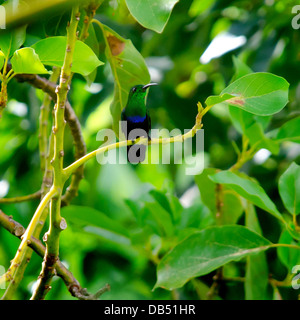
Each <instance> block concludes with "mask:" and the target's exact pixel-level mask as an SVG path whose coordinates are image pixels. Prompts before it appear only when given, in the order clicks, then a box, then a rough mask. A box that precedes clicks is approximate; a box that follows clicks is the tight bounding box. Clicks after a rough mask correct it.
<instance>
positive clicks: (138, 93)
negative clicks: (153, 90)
mask: <svg viewBox="0 0 300 320" xmlns="http://www.w3.org/2000/svg"><path fill="white" fill-rule="evenodd" d="M151 86H157V83H148V84H146V85H142V84H138V85H136V86H134V87H132V88H131V89H130V91H129V97H128V99H131V98H132V99H134V98H136V99H144V98H145V96H146V91H147V89H148V88H149V87H151Z"/></svg>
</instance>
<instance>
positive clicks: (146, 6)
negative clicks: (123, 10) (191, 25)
mask: <svg viewBox="0 0 300 320" xmlns="http://www.w3.org/2000/svg"><path fill="white" fill-rule="evenodd" d="M178 1H179V0H163V1H162V0H126V4H127V7H128V9H129V11H130V13H131V14H132V16H133V17H134V18H135V19H136V20H137V21H138V23H140V24H141V25H142V26H143V27H145V28H148V29H151V30H154V31H156V32H158V33H161V32H162V31H163V30H164V28H165V26H166V24H167V22H168V20H169V18H170V15H171V12H172V9H173V7H174V6H175V4H176V3H177V2H178Z"/></svg>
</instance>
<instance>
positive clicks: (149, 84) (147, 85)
mask: <svg viewBox="0 0 300 320" xmlns="http://www.w3.org/2000/svg"><path fill="white" fill-rule="evenodd" d="M151 86H158V84H157V83H148V84H146V85H145V86H143V90H144V91H146V89H147V88H149V87H151Z"/></svg>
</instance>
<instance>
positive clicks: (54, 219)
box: [31, 4, 80, 300]
mask: <svg viewBox="0 0 300 320" xmlns="http://www.w3.org/2000/svg"><path fill="white" fill-rule="evenodd" d="M79 20H80V11H79V6H78V4H77V5H74V7H73V9H72V13H71V20H70V23H68V26H67V46H66V52H65V58H64V63H63V66H62V68H61V74H60V81H59V85H58V86H57V87H56V89H55V92H56V94H57V100H56V104H55V106H54V125H53V127H52V134H53V137H54V156H53V159H52V161H51V165H52V167H53V173H54V180H53V188H54V189H55V190H56V191H57V193H56V196H55V197H53V198H52V200H51V207H50V226H49V230H48V232H47V234H46V235H47V237H46V252H45V257H44V262H43V266H42V271H41V273H40V276H39V281H38V285H37V288H36V290H35V291H34V293H33V295H32V297H31V299H33V300H36V299H39V300H40V299H44V298H45V296H46V294H47V292H48V291H49V290H50V288H51V287H50V283H51V281H52V277H53V275H54V269H55V264H56V261H57V260H58V255H59V236H60V232H61V231H62V230H64V229H65V228H66V227H67V225H66V221H65V219H64V218H62V217H61V215H60V207H61V195H62V189H63V186H64V183H65V181H66V179H65V175H64V171H63V158H64V132H65V130H64V129H65V124H66V121H65V106H66V102H67V94H68V91H69V89H70V83H71V78H72V71H71V67H72V62H73V54H74V51H75V43H76V40H77V35H76V33H77V27H78V22H79Z"/></svg>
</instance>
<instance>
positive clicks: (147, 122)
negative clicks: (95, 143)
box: [121, 83, 157, 163]
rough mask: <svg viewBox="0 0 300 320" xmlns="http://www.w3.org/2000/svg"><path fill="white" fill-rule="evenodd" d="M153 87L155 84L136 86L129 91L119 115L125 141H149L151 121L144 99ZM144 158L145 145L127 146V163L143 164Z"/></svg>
mask: <svg viewBox="0 0 300 320" xmlns="http://www.w3.org/2000/svg"><path fill="white" fill-rule="evenodd" d="M155 85H157V84H156V83H149V84H146V85H136V86H134V87H132V88H131V89H130V92H129V95H128V101H127V104H126V106H125V108H124V109H123V111H122V114H121V120H122V121H123V122H122V131H123V133H124V134H125V137H126V139H127V140H135V139H137V138H139V137H145V138H148V139H150V136H149V131H150V129H151V119H150V116H149V113H148V110H147V108H146V102H145V98H146V93H147V89H148V88H149V87H150V86H155ZM145 157H146V146H145V145H142V144H141V145H140V144H136V145H131V146H127V159H128V161H129V162H131V163H139V162H143V161H144V160H145Z"/></svg>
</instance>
